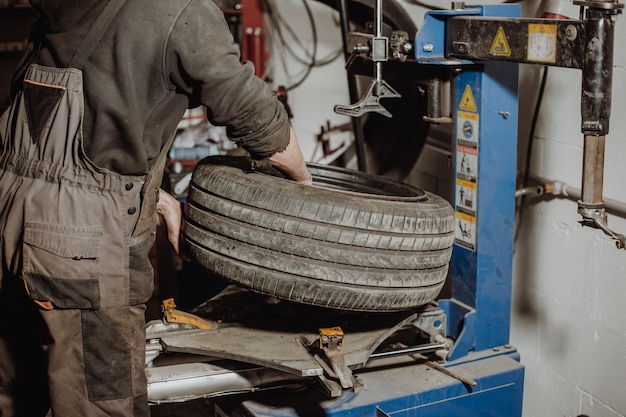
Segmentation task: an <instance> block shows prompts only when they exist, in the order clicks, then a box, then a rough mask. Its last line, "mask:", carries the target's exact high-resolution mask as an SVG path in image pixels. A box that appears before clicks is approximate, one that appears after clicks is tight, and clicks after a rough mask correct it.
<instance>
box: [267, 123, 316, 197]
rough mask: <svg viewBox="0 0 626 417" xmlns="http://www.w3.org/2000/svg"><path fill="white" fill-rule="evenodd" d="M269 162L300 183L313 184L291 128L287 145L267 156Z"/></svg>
mask: <svg viewBox="0 0 626 417" xmlns="http://www.w3.org/2000/svg"><path fill="white" fill-rule="evenodd" d="M269 162H270V164H272V166H273V167H274V168H276V169H278V170H279V171H281V172H283V173H284V174H286V175H287V176H288V177H289V178H291V179H292V180H294V181H297V182H299V183H302V184H307V185H311V184H313V177H312V176H311V173H310V172H309V169H308V168H307V167H306V162H305V161H304V156H303V155H302V151H301V150H300V144H299V143H298V138H297V137H296V134H295V132H294V131H293V129H290V135H289V145H287V148H285V150H284V151H282V152H277V153H275V154H274V155H272V156H270V157H269Z"/></svg>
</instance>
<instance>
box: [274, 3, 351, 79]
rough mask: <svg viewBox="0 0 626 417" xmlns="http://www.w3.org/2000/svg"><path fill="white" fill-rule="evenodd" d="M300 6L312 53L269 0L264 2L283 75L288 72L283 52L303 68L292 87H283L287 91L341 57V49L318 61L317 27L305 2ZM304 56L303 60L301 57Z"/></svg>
mask: <svg viewBox="0 0 626 417" xmlns="http://www.w3.org/2000/svg"><path fill="white" fill-rule="evenodd" d="M302 4H303V6H304V9H305V11H306V14H307V18H308V20H309V24H310V27H311V36H312V41H313V42H312V43H313V46H312V51H309V50H308V49H307V48H306V47H305V46H304V44H303V42H302V41H301V40H300V38H299V37H298V35H297V33H296V31H294V30H293V28H292V27H291V26H290V25H289V23H288V22H287V21H286V20H285V19H284V18H283V17H282V15H281V14H280V13H279V12H278V10H277V9H276V8H275V7H274V5H273V2H272V1H271V0H266V1H265V5H266V10H267V15H268V17H269V22H270V25H271V27H272V29H273V30H272V32H271V35H273V34H274V33H275V35H276V37H275V38H274V41H275V43H276V44H277V45H278V47H279V50H280V53H279V56H280V59H281V64H282V67H283V70H284V71H285V74H287V75H288V77H291V76H290V75H289V71H288V68H287V56H286V54H285V53H284V52H286V53H287V54H289V55H290V56H291V57H293V59H294V60H295V61H296V62H299V63H300V64H302V65H304V66H305V69H304V73H303V74H299V75H298V76H297V77H298V79H297V81H295V82H294V83H293V84H292V85H289V86H288V87H285V88H286V90H287V91H290V90H293V89H295V88H297V87H299V86H300V85H302V84H303V83H304V81H306V79H307V78H308V77H309V75H310V74H311V71H312V70H313V68H315V67H321V66H324V65H328V64H330V63H331V62H333V61H335V60H336V59H337V58H339V57H340V56H341V55H342V51H341V49H339V50H338V51H335V52H331V53H330V54H328V55H326V56H324V57H322V58H320V59H318V58H317V50H318V44H319V40H318V35H317V25H316V23H315V18H314V16H313V12H312V11H311V8H310V6H309V4H308V3H307V1H306V0H302ZM283 28H284V29H285V30H286V31H287V32H288V35H289V36H290V37H291V40H292V41H293V43H294V44H295V45H297V46H298V47H299V52H296V51H295V50H294V48H292V47H291V44H292V43H291V42H288V41H287V39H286V37H285V33H284V32H283ZM301 54H302V55H304V58H303V57H302V56H301Z"/></svg>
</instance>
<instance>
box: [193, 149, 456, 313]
mask: <svg viewBox="0 0 626 417" xmlns="http://www.w3.org/2000/svg"><path fill="white" fill-rule="evenodd" d="M309 169H310V170H311V173H312V174H313V181H314V186H306V185H302V184H298V183H296V182H293V181H290V180H287V179H284V178H283V177H282V176H281V174H280V173H278V172H277V171H275V170H273V169H271V168H269V167H261V169H260V170H261V172H258V171H259V167H255V163H254V162H253V161H251V160H250V158H247V157H222V156H214V157H209V158H205V159H204V160H202V161H200V162H199V163H198V165H197V166H196V168H195V170H194V173H193V177H192V180H191V184H190V187H189V193H188V195H187V201H186V204H185V223H184V225H183V235H184V240H185V243H186V245H187V250H186V251H187V255H188V256H189V257H190V258H191V259H192V260H193V261H196V262H197V263H199V264H200V265H201V266H202V267H204V268H205V269H207V270H208V271H210V272H211V273H212V274H213V275H217V276H220V277H222V278H224V279H226V280H228V281H230V282H233V283H236V284H239V285H242V286H244V287H247V288H249V289H251V290H253V291H257V292H260V293H263V294H267V295H271V296H275V297H278V298H281V299H285V300H289V301H294V302H298V303H303V304H310V305H316V306H323V307H329V308H336V309H344V310H355V311H400V310H408V309H411V308H414V307H418V306H421V305H424V304H426V303H428V302H430V301H432V300H434V299H435V298H436V297H437V295H438V294H439V292H440V291H441V288H442V286H443V284H444V281H445V279H446V276H447V271H448V264H449V261H450V256H451V251H452V244H453V241H454V234H453V233H454V217H453V216H454V213H453V210H452V208H451V207H450V204H449V203H448V202H447V201H445V200H444V199H443V198H441V197H438V196H435V195H433V194H430V193H427V192H424V191H421V190H419V189H417V188H414V187H412V186H409V185H407V184H403V183H400V182H396V181H393V180H390V179H387V178H384V177H378V176H372V175H367V174H364V173H361V172H358V171H352V170H347V169H344V168H337V167H331V166H325V165H315V164H309ZM254 171H257V172H254ZM268 174H270V175H268Z"/></svg>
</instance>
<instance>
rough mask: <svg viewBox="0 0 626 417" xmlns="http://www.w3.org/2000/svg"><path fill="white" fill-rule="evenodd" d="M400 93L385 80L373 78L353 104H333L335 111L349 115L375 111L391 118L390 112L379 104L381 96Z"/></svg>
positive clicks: (394, 95) (386, 96)
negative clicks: (365, 91)
mask: <svg viewBox="0 0 626 417" xmlns="http://www.w3.org/2000/svg"><path fill="white" fill-rule="evenodd" d="M398 97H400V94H399V93H398V92H397V91H396V90H394V89H393V88H392V87H391V86H390V85H389V84H387V82H386V81H384V80H381V81H378V80H373V81H372V82H371V83H370V86H369V88H368V89H367V93H365V96H364V97H363V98H362V99H361V100H359V101H358V102H357V103H355V104H349V105H342V104H337V105H336V106H335V113H337V114H341V115H344V116H350V117H360V116H362V115H364V114H365V113H370V112H376V113H380V114H382V115H383V116H386V117H389V118H391V117H392V116H391V113H389V111H388V110H387V109H386V108H385V107H383V106H382V105H381V104H380V100H381V99H383V98H398Z"/></svg>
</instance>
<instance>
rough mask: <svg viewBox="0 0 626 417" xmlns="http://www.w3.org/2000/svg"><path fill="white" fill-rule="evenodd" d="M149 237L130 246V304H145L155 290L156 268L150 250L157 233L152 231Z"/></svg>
mask: <svg viewBox="0 0 626 417" xmlns="http://www.w3.org/2000/svg"><path fill="white" fill-rule="evenodd" d="M148 236H149V237H148V239H146V240H144V241H141V242H139V243H137V244H135V245H132V246H130V248H129V255H130V256H129V264H128V269H129V271H128V272H129V278H130V291H129V304H130V305H131V306H133V305H137V304H143V303H145V302H147V301H148V300H149V299H150V298H151V297H152V292H153V291H154V268H153V267H152V263H151V262H150V250H151V249H152V247H153V245H154V242H155V241H156V233H155V232H151V233H150V234H149V235H148Z"/></svg>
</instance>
